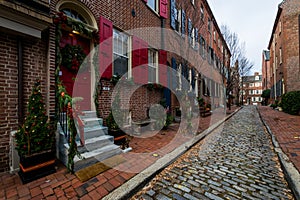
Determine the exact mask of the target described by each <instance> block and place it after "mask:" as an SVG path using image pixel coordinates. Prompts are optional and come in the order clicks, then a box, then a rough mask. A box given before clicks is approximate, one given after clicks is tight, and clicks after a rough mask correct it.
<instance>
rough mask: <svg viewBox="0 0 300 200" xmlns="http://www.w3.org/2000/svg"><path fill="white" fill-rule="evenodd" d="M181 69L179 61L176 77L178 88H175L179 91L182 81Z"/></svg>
mask: <svg viewBox="0 0 300 200" xmlns="http://www.w3.org/2000/svg"><path fill="white" fill-rule="evenodd" d="M181 71H182V65H181V63H179V65H178V67H177V79H178V88H177V90H179V91H181V89H182V81H181Z"/></svg>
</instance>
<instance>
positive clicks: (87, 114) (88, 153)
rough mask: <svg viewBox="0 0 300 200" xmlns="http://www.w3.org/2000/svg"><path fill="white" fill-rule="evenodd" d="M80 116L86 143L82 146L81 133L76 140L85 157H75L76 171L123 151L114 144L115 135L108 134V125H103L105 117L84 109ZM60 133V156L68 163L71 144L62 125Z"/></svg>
mask: <svg viewBox="0 0 300 200" xmlns="http://www.w3.org/2000/svg"><path fill="white" fill-rule="evenodd" d="M79 117H80V119H81V120H82V121H83V124H84V129H83V130H84V140H85V145H84V146H80V138H79V137H80V134H77V136H78V138H77V141H76V142H77V146H78V151H79V152H80V153H81V156H82V157H83V158H84V159H80V158H78V157H77V156H76V157H75V158H74V162H75V166H74V168H75V169H74V170H75V171H77V170H79V169H82V168H84V167H86V166H89V165H92V164H95V163H97V162H99V161H102V160H105V159H107V158H109V157H112V156H114V155H117V154H121V153H122V150H121V148H120V147H119V146H117V145H115V144H114V137H113V136H110V135H108V129H107V127H105V126H103V119H101V118H97V117H96V112H95V111H84V112H83V115H81V116H79ZM58 133H59V142H58V147H59V153H58V156H59V159H60V160H61V161H62V163H63V164H64V165H67V163H68V149H69V144H68V143H67V141H66V138H65V136H64V134H63V132H62V130H61V128H60V125H58Z"/></svg>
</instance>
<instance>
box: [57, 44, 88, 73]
mask: <svg viewBox="0 0 300 200" xmlns="http://www.w3.org/2000/svg"><path fill="white" fill-rule="evenodd" d="M61 56H62V58H64V59H62V62H61V66H64V67H66V68H67V69H68V70H70V71H73V72H77V71H78V70H79V67H80V66H81V69H83V70H84V67H85V66H86V65H82V63H83V61H84V59H85V57H86V54H85V53H84V52H83V49H82V47H81V46H80V45H75V46H73V45H70V44H67V45H66V46H65V47H64V48H62V49H61ZM85 68H86V67H85Z"/></svg>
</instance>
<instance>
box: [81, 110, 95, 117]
mask: <svg viewBox="0 0 300 200" xmlns="http://www.w3.org/2000/svg"><path fill="white" fill-rule="evenodd" d="M82 113H83V115H80V116H79V117H80V118H81V119H85V118H97V113H96V111H83V112H82Z"/></svg>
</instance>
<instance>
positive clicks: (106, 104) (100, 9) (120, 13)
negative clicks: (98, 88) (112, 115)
mask: <svg viewBox="0 0 300 200" xmlns="http://www.w3.org/2000/svg"><path fill="white" fill-rule="evenodd" d="M57 2H58V0H55V1H51V11H52V13H53V14H54V13H55V11H56V4H57ZM78 2H80V4H81V6H83V7H86V8H87V9H88V10H90V12H92V13H93V15H94V18H95V19H96V20H97V23H99V17H100V16H104V17H105V18H107V19H109V20H110V21H112V22H113V26H114V28H118V29H121V30H123V31H127V30H131V29H136V28H142V27H160V26H161V20H160V18H159V17H158V15H157V14H156V13H154V12H153V11H152V10H151V9H149V8H148V6H147V5H146V4H145V2H144V1H142V0H133V1H119V0H112V1H104V0H100V1H99V0H90V1H87V0H80V1H78ZM133 9H134V11H135V14H136V16H135V17H133V16H132V14H131V12H132V10H133ZM51 30H52V29H51ZM139 32H140V34H139V36H140V37H142V38H143V39H145V40H146V39H147V40H151V41H152V42H153V41H154V42H155V45H156V46H158V45H159V44H160V43H161V42H160V37H155V38H149V37H148V36H149V34H150V33H149V32H148V31H147V30H144V31H139ZM54 34H55V32H54V31H53V30H52V31H51V34H50V37H51V38H53V39H54V37H53V36H54ZM159 36H160V35H159ZM51 44H53V41H51ZM54 47H55V46H54V45H52V46H50V52H51V55H50V57H51V58H55V51H54ZM54 66H55V62H54V59H52V60H51V69H52V68H54ZM53 77H54V72H53V73H51V78H50V79H51V80H52V79H54V78H53ZM102 87H109V88H110V90H109V91H106V90H102V92H101V94H100V95H99V113H100V115H101V117H103V118H104V119H105V118H106V117H107V116H108V114H109V112H110V107H111V94H112V91H113V85H112V84H111V83H110V82H109V81H107V80H102ZM53 92H54V91H51V93H52V95H51V97H52V98H51V102H54V95H53ZM139 93H140V92H137V93H135V94H134V95H135V96H137V97H138V99H136V101H132V102H135V103H137V105H138V106H137V107H136V106H134V108H133V110H135V111H134V112H133V115H134V117H136V118H145V117H146V116H145V115H144V113H146V110H144V109H146V107H149V106H150V105H148V103H152V102H159V101H157V99H160V98H161V95H160V93H158V94H155V95H153V96H154V97H153V99H154V100H152V98H151V100H148V101H147V102H146V101H145V99H144V97H145V94H147V92H145V91H144V90H143V91H141V94H142V95H139ZM141 105H143V106H142V107H140V106H141ZM137 108H139V109H141V108H142V110H138V109H137Z"/></svg>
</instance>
